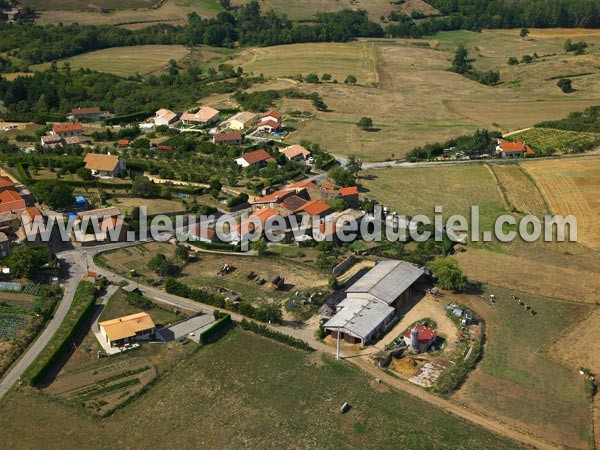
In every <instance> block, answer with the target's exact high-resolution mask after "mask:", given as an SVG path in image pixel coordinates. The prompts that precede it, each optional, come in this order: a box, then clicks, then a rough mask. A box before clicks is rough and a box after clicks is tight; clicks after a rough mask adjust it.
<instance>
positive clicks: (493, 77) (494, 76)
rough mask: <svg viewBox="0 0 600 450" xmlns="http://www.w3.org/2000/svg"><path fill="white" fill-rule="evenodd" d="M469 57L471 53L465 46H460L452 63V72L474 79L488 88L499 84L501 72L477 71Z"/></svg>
mask: <svg viewBox="0 0 600 450" xmlns="http://www.w3.org/2000/svg"><path fill="white" fill-rule="evenodd" d="M468 57H469V52H468V51H467V49H466V48H465V47H464V46H463V45H460V46H459V47H458V49H457V50H456V53H455V55H454V60H453V61H452V71H453V72H456V73H458V74H461V75H464V76H466V77H469V78H471V79H474V80H476V81H478V82H480V83H482V84H487V85H488V86H495V85H496V84H498V82H499V81H500V72H498V71H497V70H488V71H485V72H481V71H479V70H475V69H473V66H472V65H471V62H470V61H469V58H468Z"/></svg>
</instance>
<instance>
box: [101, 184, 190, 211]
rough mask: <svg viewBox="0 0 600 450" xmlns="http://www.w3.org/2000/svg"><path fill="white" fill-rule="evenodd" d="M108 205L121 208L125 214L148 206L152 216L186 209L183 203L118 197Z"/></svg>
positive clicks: (109, 201)
mask: <svg viewBox="0 0 600 450" xmlns="http://www.w3.org/2000/svg"><path fill="white" fill-rule="evenodd" d="M121 181H122V180H121ZM107 203H108V204H109V205H110V206H116V207H117V208H119V209H120V210H121V212H122V213H123V214H125V212H126V211H127V212H129V213H131V210H132V209H133V208H135V207H136V206H146V207H147V208H148V211H147V213H148V214H150V215H154V214H168V213H174V212H178V211H183V210H184V209H185V208H184V206H183V204H182V203H181V202H178V201H176V200H166V199H161V198H151V199H149V198H139V197H116V198H111V199H110V200H108V202H107Z"/></svg>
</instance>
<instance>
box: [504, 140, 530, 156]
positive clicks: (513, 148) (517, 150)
mask: <svg viewBox="0 0 600 450" xmlns="http://www.w3.org/2000/svg"><path fill="white" fill-rule="evenodd" d="M533 155H535V152H534V151H533V150H532V149H531V147H529V146H528V145H527V144H525V142H508V141H505V140H504V139H496V156H498V157H499V158H504V159H515V158H525V157H527V156H533Z"/></svg>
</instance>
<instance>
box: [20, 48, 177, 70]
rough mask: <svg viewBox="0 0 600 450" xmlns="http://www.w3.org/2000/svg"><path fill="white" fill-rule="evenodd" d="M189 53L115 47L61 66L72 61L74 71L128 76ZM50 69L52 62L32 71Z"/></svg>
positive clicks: (74, 57) (69, 59)
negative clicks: (84, 70) (80, 70)
mask: <svg viewBox="0 0 600 450" xmlns="http://www.w3.org/2000/svg"><path fill="white" fill-rule="evenodd" d="M187 54H188V51H187V50H186V48H185V47H183V46H181V45H141V46H136V47H115V48H107V49H104V50H98V51H95V52H89V53H84V54H82V55H77V56H73V57H71V58H66V59H63V60H60V61H59V62H58V64H59V66H60V65H62V64H63V63H65V62H68V63H69V64H70V65H71V69H79V68H84V69H91V70H97V71H99V72H110V73H114V74H115V75H119V76H122V77H128V76H131V75H135V74H136V73H139V74H140V75H147V74H149V73H152V72H155V71H157V70H159V69H160V68H162V67H165V66H166V65H167V63H168V62H169V60H170V59H175V60H179V59H181V58H183V57H184V56H186V55H187ZM48 66H49V64H48V63H44V64H39V65H37V66H32V70H43V69H46V68H47V67H48Z"/></svg>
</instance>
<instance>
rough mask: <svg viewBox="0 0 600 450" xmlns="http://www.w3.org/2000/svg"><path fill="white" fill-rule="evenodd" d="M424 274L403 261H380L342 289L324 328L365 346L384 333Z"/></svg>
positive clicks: (346, 339)
mask: <svg viewBox="0 0 600 450" xmlns="http://www.w3.org/2000/svg"><path fill="white" fill-rule="evenodd" d="M424 273H425V271H424V270H423V269H422V268H420V267H417V266H415V265H413V264H410V263H408V262H405V261H381V262H379V263H378V264H377V265H376V266H375V267H373V269H371V270H370V271H369V272H367V273H366V274H365V275H364V276H362V277H361V278H360V279H359V280H358V281H356V282H355V283H354V284H353V285H352V286H350V287H349V288H348V289H347V290H346V298H345V299H344V300H342V301H341V302H340V303H339V304H338V305H337V307H336V309H337V312H336V314H335V315H334V316H333V317H332V318H331V319H330V320H329V321H328V322H327V323H326V324H325V326H324V328H325V329H326V330H327V331H329V332H331V334H332V336H334V337H337V334H338V333H340V339H344V340H345V341H346V342H348V343H352V344H355V343H362V344H368V343H370V342H372V341H373V340H374V339H375V338H378V337H380V336H382V335H383V334H385V332H386V331H387V330H388V329H389V327H390V325H391V324H392V323H393V321H394V319H395V317H396V307H398V306H400V305H401V304H402V302H403V301H404V300H405V299H407V298H408V297H409V295H410V290H411V287H412V286H413V285H415V284H417V283H419V282H420V280H421V279H422V277H423V275H424Z"/></svg>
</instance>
